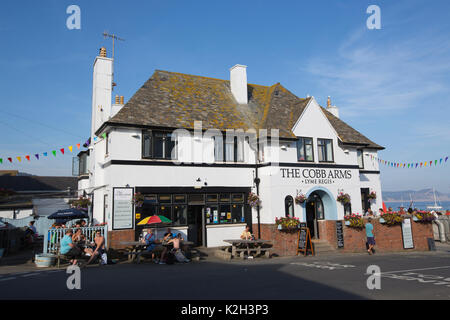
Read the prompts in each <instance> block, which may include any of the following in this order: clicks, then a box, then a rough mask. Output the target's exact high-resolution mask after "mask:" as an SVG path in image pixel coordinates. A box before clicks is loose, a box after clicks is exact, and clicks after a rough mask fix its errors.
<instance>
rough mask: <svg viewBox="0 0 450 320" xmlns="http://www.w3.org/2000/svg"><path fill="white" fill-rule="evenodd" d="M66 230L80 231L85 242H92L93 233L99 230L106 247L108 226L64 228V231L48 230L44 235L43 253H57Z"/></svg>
mask: <svg viewBox="0 0 450 320" xmlns="http://www.w3.org/2000/svg"><path fill="white" fill-rule="evenodd" d="M67 229H72V230H74V231H75V229H81V233H82V234H84V236H85V237H86V240H88V241H90V242H93V241H94V238H95V233H96V232H97V230H100V232H101V235H102V236H103V237H105V248H107V246H108V226H106V225H105V226H96V227H80V228H65V229H49V230H48V231H47V232H46V233H45V234H44V253H56V252H57V251H58V246H59V243H60V242H61V239H62V238H63V237H64V235H65V234H66V230H67Z"/></svg>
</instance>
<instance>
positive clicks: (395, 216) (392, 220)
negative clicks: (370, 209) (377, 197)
mask: <svg viewBox="0 0 450 320" xmlns="http://www.w3.org/2000/svg"><path fill="white" fill-rule="evenodd" d="M403 220H404V215H402V214H400V213H398V212H395V211H389V212H386V213H383V214H382V215H381V216H380V223H385V224H387V225H388V226H393V225H397V224H401V223H402V222H403ZM383 221H384V222H383Z"/></svg>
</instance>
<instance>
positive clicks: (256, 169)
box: [254, 139, 261, 240]
mask: <svg viewBox="0 0 450 320" xmlns="http://www.w3.org/2000/svg"><path fill="white" fill-rule="evenodd" d="M258 163H259V139H256V152H255V180H254V183H255V185H256V195H257V196H258V197H259V182H260V180H259V177H258ZM256 217H257V219H258V240H259V239H261V218H260V212H259V206H257V207H256Z"/></svg>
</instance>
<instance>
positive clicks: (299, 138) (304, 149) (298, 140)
mask: <svg viewBox="0 0 450 320" xmlns="http://www.w3.org/2000/svg"><path fill="white" fill-rule="evenodd" d="M297 138H298V139H297V141H296V144H295V146H296V148H297V161H298V162H314V138H313V137H297ZM304 139H311V149H312V150H311V153H312V160H306V144H305V143H304V141H303V153H304V154H305V160H300V159H299V154H298V151H299V150H298V144H299V142H300V140H304Z"/></svg>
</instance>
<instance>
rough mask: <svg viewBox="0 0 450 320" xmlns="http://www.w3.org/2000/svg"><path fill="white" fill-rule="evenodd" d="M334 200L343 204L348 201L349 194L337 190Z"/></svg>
mask: <svg viewBox="0 0 450 320" xmlns="http://www.w3.org/2000/svg"><path fill="white" fill-rule="evenodd" d="M336 200H337V201H339V202H340V203H341V204H343V205H345V204H347V203H350V195H349V194H348V193H343V192H339V195H338V197H337V199H336Z"/></svg>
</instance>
